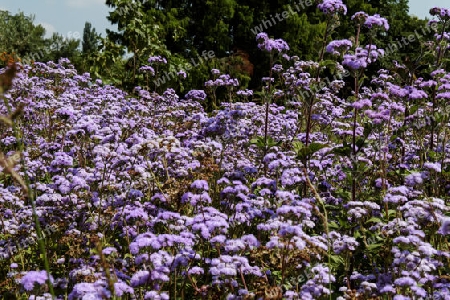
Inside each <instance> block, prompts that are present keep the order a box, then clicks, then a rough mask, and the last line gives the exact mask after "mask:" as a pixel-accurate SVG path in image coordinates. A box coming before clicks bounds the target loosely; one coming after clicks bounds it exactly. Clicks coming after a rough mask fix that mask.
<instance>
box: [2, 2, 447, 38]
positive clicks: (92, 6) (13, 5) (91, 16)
mask: <svg viewBox="0 0 450 300" xmlns="http://www.w3.org/2000/svg"><path fill="white" fill-rule="evenodd" d="M343 2H344V3H345V0H344V1H343ZM409 6H410V13H411V14H413V15H416V16H418V17H420V18H425V17H430V15H429V10H430V8H432V7H435V6H438V7H447V8H450V1H449V0H427V1H424V0H410V1H409ZM0 10H8V11H10V12H11V13H13V14H16V13H18V12H19V11H23V12H24V13H25V14H26V15H30V14H34V15H35V23H38V24H41V25H42V26H43V27H44V28H45V29H46V36H47V37H50V36H51V35H52V33H53V32H58V33H60V34H61V35H62V36H64V37H67V38H80V39H81V38H82V37H83V28H84V24H85V22H86V21H87V22H90V23H91V24H92V26H93V27H94V28H95V29H96V31H97V33H100V34H101V35H102V36H103V37H105V36H106V28H109V29H112V30H116V29H117V26H116V25H114V26H113V25H111V23H110V22H109V21H108V20H107V19H106V16H107V15H108V11H109V8H108V6H107V5H106V4H105V0H0Z"/></svg>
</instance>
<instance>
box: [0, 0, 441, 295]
mask: <svg viewBox="0 0 450 300" xmlns="http://www.w3.org/2000/svg"><path fill="white" fill-rule="evenodd" d="M319 8H320V9H321V10H322V11H324V13H325V14H326V15H327V18H329V21H330V22H335V18H334V15H335V14H337V13H345V12H346V8H345V5H344V4H342V2H341V1H324V3H323V4H321V6H319ZM435 11H439V12H441V11H444V10H436V9H435ZM445 11H446V10H445ZM438 16H439V15H438ZM442 18H443V17H442ZM355 19H358V20H359V21H358V22H360V24H363V25H365V26H366V27H367V29H368V30H387V29H388V28H389V26H388V24H387V21H386V20H385V19H383V18H381V17H380V16H378V15H375V16H368V15H364V14H362V13H358V18H355ZM360 19H361V20H360ZM442 20H444V19H442ZM330 28H332V26H330ZM258 42H259V47H260V49H261V50H262V51H267V52H268V53H269V56H270V62H271V65H270V75H269V77H268V78H266V79H265V84H266V86H265V88H264V89H263V91H262V93H261V96H260V97H261V99H260V100H261V101H260V102H238V101H237V100H236V99H242V97H241V98H239V96H245V97H247V96H250V95H253V91H247V90H246V91H240V92H237V93H236V91H234V90H233V89H230V90H229V92H230V93H229V95H228V96H227V102H223V103H222V104H221V108H220V109H219V110H216V111H214V112H212V113H208V112H206V111H205V109H204V107H203V106H202V105H204V102H205V101H207V99H214V101H216V95H215V94H211V93H214V89H209V90H207V92H205V91H203V90H193V91H190V92H188V93H187V94H186V95H185V97H184V98H180V97H179V96H177V94H176V93H175V91H174V90H172V89H168V90H166V91H165V92H164V93H163V94H162V95H159V94H157V93H152V92H150V91H148V90H146V89H143V88H137V89H136V91H137V93H138V96H136V97H134V96H131V95H127V94H125V93H124V92H122V91H120V90H118V89H116V88H114V87H112V86H108V85H103V84H102V82H101V81H99V80H97V81H95V82H93V81H92V80H91V78H90V76H89V74H82V75H79V74H77V72H76V70H74V69H73V67H72V66H71V65H70V62H69V61H67V60H65V59H61V60H60V62H59V63H58V64H55V63H47V64H43V63H34V64H33V66H25V67H24V69H23V70H21V71H19V72H18V73H17V75H16V78H15V79H14V82H13V85H12V87H11V89H10V90H9V91H8V92H7V93H5V94H4V96H3V97H4V100H5V101H4V102H3V103H2V104H0V115H4V116H6V115H10V117H9V118H5V119H4V120H3V121H4V123H0V134H1V135H0V152H1V153H3V154H4V157H3V156H2V157H0V159H1V161H2V164H1V165H0V166H1V167H0V171H1V172H0V213H1V224H0V226H1V227H0V228H1V231H0V234H1V239H0V245H1V248H0V257H1V260H0V264H1V271H0V272H1V275H0V278H4V279H2V280H3V282H2V285H1V286H0V290H1V291H2V292H3V293H4V295H6V292H8V293H10V295H16V296H17V297H20V296H21V295H26V296H29V297H30V299H47V298H49V299H51V295H50V294H49V285H48V283H49V282H48V281H47V279H48V274H47V271H46V268H45V266H44V263H43V262H42V259H41V258H42V249H41V248H39V247H38V240H39V239H41V240H42V238H40V237H41V235H40V234H38V233H37V232H36V222H35V220H34V219H33V216H34V213H33V211H35V212H36V215H37V217H38V219H39V224H40V228H42V229H43V231H44V233H45V237H44V239H43V240H44V241H45V249H46V253H47V257H48V260H49V270H50V273H51V276H50V282H51V285H52V286H53V288H54V293H55V295H57V296H58V298H61V299H64V297H67V298H68V299H105V298H113V297H115V298H116V299H328V298H330V297H332V298H333V299H336V298H338V299H449V297H450V278H449V277H448V275H447V274H448V273H449V271H450V269H449V256H450V249H449V244H448V238H447V235H448V234H449V233H450V229H449V228H450V225H449V224H450V221H449V219H448V217H446V215H448V213H449V206H448V201H449V190H450V178H449V174H450V163H449V162H450V143H449V132H448V128H449V110H448V107H449V103H448V102H449V97H450V94H449V90H450V85H449V81H450V73H447V72H446V71H445V70H444V69H442V68H440V67H439V68H437V69H436V70H435V71H433V72H431V73H430V78H418V79H413V78H411V81H409V83H404V82H402V80H400V79H399V76H398V74H396V73H395V72H394V71H389V70H379V73H378V74H379V76H378V77H376V78H372V79H366V80H365V81H364V80H361V79H363V77H364V69H365V68H366V67H367V66H368V65H370V64H371V63H373V62H375V61H376V60H377V59H378V58H379V57H380V56H382V55H383V51H382V49H377V48H376V46H375V45H372V44H368V45H353V44H352V42H350V41H349V40H343V41H334V42H332V43H330V44H329V45H324V49H323V52H322V57H321V58H320V60H319V62H312V61H301V60H299V59H298V58H297V57H295V56H289V55H287V54H286V51H287V50H288V49H289V47H288V45H286V43H285V42H284V41H282V40H273V39H270V38H269V37H268V36H267V35H266V34H260V35H259V36H258ZM435 43H436V44H435V45H434V46H435V48H434V50H435V54H436V57H437V58H436V59H437V62H438V64H437V65H438V66H439V60H440V59H442V57H444V56H445V54H446V50H445V51H443V50H441V49H444V48H442V47H443V46H444V44H443V42H442V41H437V42H435ZM445 46H446V47H447V42H445ZM436 47H437V48H436ZM325 49H326V50H327V52H329V53H330V54H329V55H336V57H337V58H336V60H335V61H325V60H323V58H324V57H325V56H324V55H325ZM445 49H447V48H445ZM155 59H156V58H154V59H153V60H155ZM159 59H160V60H161V59H163V58H159ZM153 60H152V58H150V59H149V61H153ZM325 66H327V67H328V68H330V67H331V66H332V69H333V70H335V77H334V79H333V80H330V79H329V78H328V79H326V78H325V75H323V74H324V73H323V72H324V70H325ZM402 67H403V68H404V66H399V68H402ZM345 72H348V74H350V76H351V79H352V80H353V78H354V79H355V80H354V81H355V84H354V86H351V85H352V80H350V81H348V80H346V81H344V80H343V78H344V76H343V74H345ZM213 74H214V76H216V77H215V79H214V80H215V81H213V80H211V81H209V83H207V84H206V86H207V87H214V86H222V85H227V84H225V83H226V82H230V84H229V86H230V87H235V86H236V85H237V84H238V82H237V80H235V79H233V78H230V76H228V75H227V74H220V72H219V71H218V70H214V71H213ZM339 78H341V79H342V80H341V79H339ZM218 81H220V82H219V83H217V84H216V82H218ZM222 82H225V83H224V84H222ZM346 85H350V86H351V88H352V89H353V93H352V94H351V95H348V96H343V95H345V93H344V91H343V87H344V86H346ZM228 100H231V101H228ZM8 108H9V109H8ZM16 109H18V112H17V114H16V115H14V114H13V115H11V111H14V110H16ZM8 120H9V121H8ZM10 121H11V123H13V125H15V126H10V125H11V124H9V122H10ZM20 145H23V147H24V151H23V153H22V154H21V153H19V152H17V150H18V149H19V148H20V147H19V146H20ZM17 153H19V155H18V156H19V158H21V159H15V160H13V159H9V160H8V158H14V157H17ZM11 166H12V167H13V170H15V172H17V173H15V172H12V171H11V168H10V167H11ZM14 174H16V175H18V176H14ZM20 178H24V180H25V181H27V182H29V183H30V184H29V188H30V191H31V196H32V197H30V193H28V194H27V192H26V191H25V190H24V188H23V187H21V185H20V181H19V179H20ZM25 183H26V182H25ZM47 228H50V229H51V230H50V229H49V230H46V229H47ZM30 237H32V238H33V239H32V241H34V242H30ZM25 240H26V242H23V241H25ZM377 297H378V298H377Z"/></svg>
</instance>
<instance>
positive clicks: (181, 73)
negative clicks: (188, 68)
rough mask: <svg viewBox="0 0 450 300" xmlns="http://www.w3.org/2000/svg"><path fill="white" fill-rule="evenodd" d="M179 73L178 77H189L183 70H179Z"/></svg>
mask: <svg viewBox="0 0 450 300" xmlns="http://www.w3.org/2000/svg"><path fill="white" fill-rule="evenodd" d="M177 75H178V77H180V78H183V79H186V77H187V74H186V72H185V71H183V70H180V71H178V73H177Z"/></svg>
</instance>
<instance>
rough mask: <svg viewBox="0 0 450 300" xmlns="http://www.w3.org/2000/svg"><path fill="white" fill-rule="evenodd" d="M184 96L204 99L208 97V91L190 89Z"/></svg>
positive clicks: (199, 99) (192, 98)
mask: <svg viewBox="0 0 450 300" xmlns="http://www.w3.org/2000/svg"><path fill="white" fill-rule="evenodd" d="M184 98H186V99H191V100H198V101H203V100H205V99H206V93H205V91H204V90H190V91H189V92H188V93H187V94H186V95H185V96H184Z"/></svg>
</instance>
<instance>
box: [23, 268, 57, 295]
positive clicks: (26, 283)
mask: <svg viewBox="0 0 450 300" xmlns="http://www.w3.org/2000/svg"><path fill="white" fill-rule="evenodd" d="M47 279H48V275H47V271H29V272H27V274H25V275H24V276H23V277H22V278H21V279H20V283H21V284H22V285H23V288H24V289H25V290H26V291H32V290H33V289H34V285H35V284H37V285H42V284H45V282H46V281H47ZM50 281H51V282H53V277H52V276H50Z"/></svg>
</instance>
